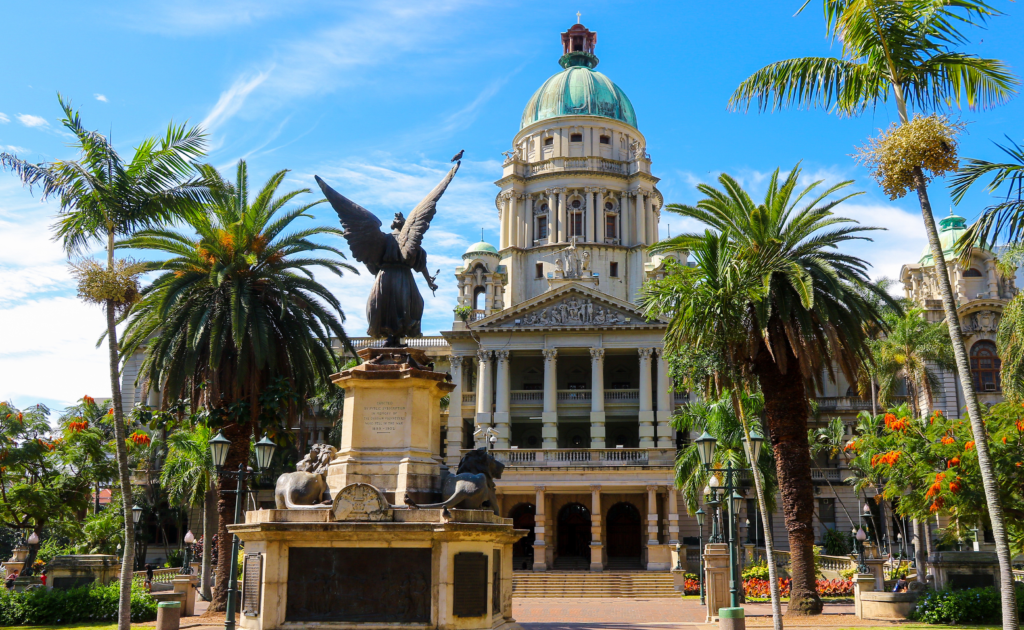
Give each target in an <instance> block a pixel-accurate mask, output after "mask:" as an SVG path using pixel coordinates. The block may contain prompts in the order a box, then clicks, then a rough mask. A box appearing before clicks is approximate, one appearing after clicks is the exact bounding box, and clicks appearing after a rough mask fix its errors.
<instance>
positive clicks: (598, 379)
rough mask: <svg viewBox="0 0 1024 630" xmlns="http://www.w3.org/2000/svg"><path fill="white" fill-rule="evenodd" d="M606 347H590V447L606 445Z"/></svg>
mask: <svg viewBox="0 0 1024 630" xmlns="http://www.w3.org/2000/svg"><path fill="white" fill-rule="evenodd" d="M604 419H605V415H604V348H591V349H590V448H604V447H605V428H604Z"/></svg>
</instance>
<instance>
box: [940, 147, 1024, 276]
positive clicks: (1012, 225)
mask: <svg viewBox="0 0 1024 630" xmlns="http://www.w3.org/2000/svg"><path fill="white" fill-rule="evenodd" d="M1006 140H1007V142H1008V144H1006V145H1002V144H999V143H998V142H997V143H995V145H996V146H997V147H999V149H1000V150H1001V151H1002V152H1003V153H1005V154H1006V155H1007V157H1008V158H1009V159H1010V161H1009V162H989V161H988V160H979V159H976V158H967V160H966V162H967V163H966V164H965V165H963V166H961V167H960V170H959V171H958V172H957V174H956V175H954V176H953V179H952V180H951V181H950V186H951V188H952V189H953V202H954V203H956V204H959V203H960V202H961V201H963V198H964V195H966V194H967V191H968V190H970V189H971V187H972V186H974V184H976V183H978V182H979V181H980V180H982V179H984V178H985V177H988V176H991V177H992V179H991V181H989V183H988V184H987V185H986V186H985V190H986V191H988V192H989V193H994V192H996V191H997V190H999V189H1000V188H1001V187H1004V185H1005V188H1006V199H1005V200H1004V201H1002V202H1000V203H997V204H994V205H992V206H989V207H988V208H985V212H983V213H982V215H981V217H979V218H978V220H977V221H975V222H974V224H973V225H971V227H970V228H969V229H968V230H967V232H966V233H964V235H963V236H961V237H960V240H959V241H958V242H957V249H958V250H959V251H960V253H961V255H962V256H968V257H969V256H970V250H971V248H972V246H973V245H974V244H975V243H993V244H994V243H995V242H996V237H998V236H1003V237H1005V238H1006V240H1007V241H1008V242H1010V243H1013V244H1020V242H1021V240H1022V237H1024V148H1022V147H1021V146H1020V145H1019V144H1017V143H1016V142H1014V141H1013V140H1011V139H1010V138H1009V137H1007V138H1006Z"/></svg>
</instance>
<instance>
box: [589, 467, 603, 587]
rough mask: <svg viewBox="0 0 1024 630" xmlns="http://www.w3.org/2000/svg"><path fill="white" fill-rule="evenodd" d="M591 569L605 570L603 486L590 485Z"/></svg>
mask: <svg viewBox="0 0 1024 630" xmlns="http://www.w3.org/2000/svg"><path fill="white" fill-rule="evenodd" d="M590 570H591V571H604V544H603V543H602V541H601V486H598V485H594V486H590Z"/></svg>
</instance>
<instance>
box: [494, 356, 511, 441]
mask: <svg viewBox="0 0 1024 630" xmlns="http://www.w3.org/2000/svg"><path fill="white" fill-rule="evenodd" d="M494 358H495V359H496V363H497V366H496V370H495V375H496V376H497V379H496V385H497V386H496V388H495V389H497V395H496V396H495V400H494V403H495V404H494V430H495V431H497V432H498V441H497V442H495V443H494V447H495V448H508V444H509V437H510V430H509V424H511V421H512V418H511V413H510V412H511V409H510V408H509V407H510V398H511V388H510V380H511V374H510V372H509V365H508V362H509V351H508V350H495V352H494Z"/></svg>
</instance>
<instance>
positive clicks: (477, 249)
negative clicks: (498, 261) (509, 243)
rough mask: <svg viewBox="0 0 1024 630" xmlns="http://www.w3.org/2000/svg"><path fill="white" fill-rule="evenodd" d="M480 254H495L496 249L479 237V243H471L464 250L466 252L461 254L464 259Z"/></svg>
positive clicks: (496, 252) (496, 253)
mask: <svg viewBox="0 0 1024 630" xmlns="http://www.w3.org/2000/svg"><path fill="white" fill-rule="evenodd" d="M480 254H493V255H495V256H497V255H498V249H497V248H496V247H495V246H494V245H491V244H490V243H485V242H484V241H483V240H482V239H481V240H480V242H479V243H473V244H472V245H470V246H469V249H467V250H466V253H465V254H463V255H462V257H463V258H464V259H467V258H476V257H477V256H479V255H480Z"/></svg>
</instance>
